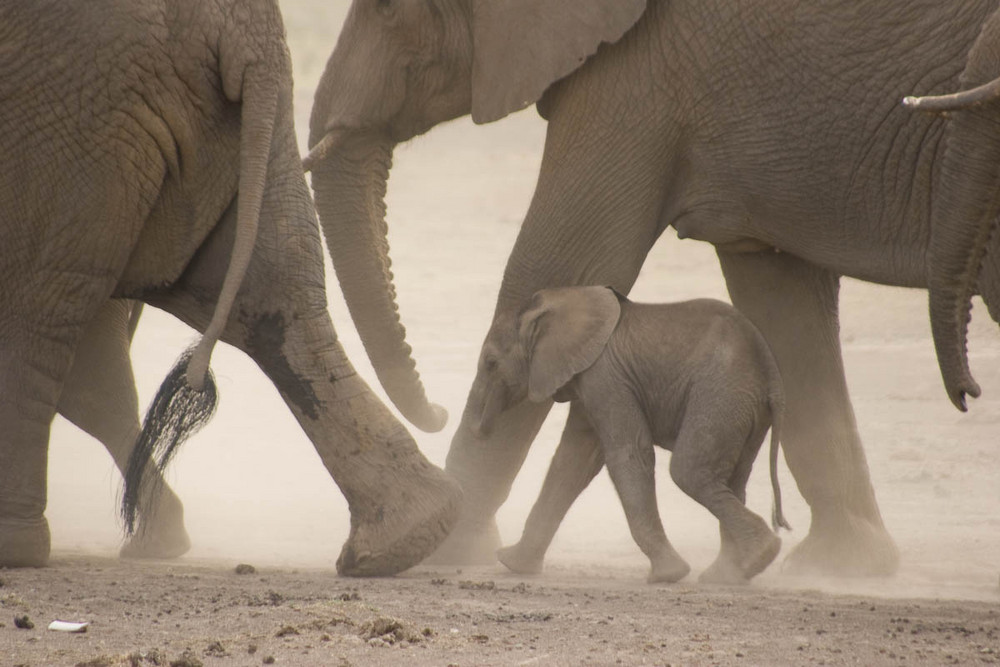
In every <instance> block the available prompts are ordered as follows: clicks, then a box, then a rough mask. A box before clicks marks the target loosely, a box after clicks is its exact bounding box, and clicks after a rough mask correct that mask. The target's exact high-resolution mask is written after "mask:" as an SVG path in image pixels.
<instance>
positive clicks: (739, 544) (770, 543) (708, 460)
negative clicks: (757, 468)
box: [670, 409, 781, 583]
mask: <svg viewBox="0 0 1000 667" xmlns="http://www.w3.org/2000/svg"><path fill="white" fill-rule="evenodd" d="M739 413H740V411H739V410H738V409H733V410H726V411H725V414H731V415H735V414H739ZM762 440H763V433H762V432H761V430H760V429H757V428H754V429H753V432H752V433H747V432H746V431H745V430H744V429H743V428H742V427H741V426H740V424H738V423H729V422H725V421H724V420H720V419H718V418H717V417H716V415H715V413H713V414H712V415H706V416H705V417H704V418H694V419H688V420H686V421H685V423H684V426H683V427H682V428H681V432H680V433H679V434H678V437H677V441H676V443H675V445H674V453H673V456H672V457H671V459H670V476H671V478H672V479H673V480H674V482H675V483H676V484H677V486H678V487H679V488H680V489H681V490H682V491H683V492H684V493H686V494H687V495H688V496H690V497H691V498H692V499H693V500H695V501H697V502H698V503H699V504H701V505H702V506H704V507H705V508H706V509H707V510H708V511H709V512H711V513H712V514H713V515H714V516H715V517H716V518H717V519H718V520H719V528H720V533H721V536H722V549H721V551H720V553H719V558H718V559H717V560H716V562H715V563H713V564H712V566H711V567H709V568H708V570H706V571H705V572H704V573H702V575H701V577H700V580H701V581H703V582H710V583H741V582H744V581H748V580H750V579H751V578H753V577H754V576H756V575H757V574H759V573H760V572H762V571H763V570H764V568H766V567H767V566H768V565H770V564H771V562H772V561H773V560H774V559H775V557H777V555H778V552H779V551H780V550H781V539H780V538H779V537H778V536H777V535H775V534H774V532H773V531H772V530H771V528H770V527H769V526H768V525H767V523H766V522H765V521H764V520H763V519H762V518H760V517H759V516H757V515H756V514H754V513H753V512H751V511H750V510H748V509H747V508H746V505H745V504H744V499H745V487H746V480H747V478H748V477H749V473H750V468H751V466H752V463H753V456H754V455H755V454H756V452H757V450H758V449H760V443H761V442H762Z"/></svg>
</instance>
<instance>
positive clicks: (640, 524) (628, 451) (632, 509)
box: [601, 424, 691, 583]
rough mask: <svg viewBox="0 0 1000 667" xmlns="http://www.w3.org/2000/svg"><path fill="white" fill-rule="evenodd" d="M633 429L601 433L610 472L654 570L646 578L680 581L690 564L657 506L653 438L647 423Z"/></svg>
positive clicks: (659, 580) (688, 570)
mask: <svg viewBox="0 0 1000 667" xmlns="http://www.w3.org/2000/svg"><path fill="white" fill-rule="evenodd" d="M616 426H618V427H619V428H621V426H622V425H621V424H618V425H616ZM630 431H631V429H628V428H623V429H621V430H620V431H619V432H618V433H615V434H613V433H604V432H602V433H601V443H602V445H603V446H604V459H605V463H606V464H607V466H608V473H609V474H610V475H611V481H612V482H614V485H615V489H616V490H617V491H618V496H619V498H621V501H622V507H623V508H624V510H625V518H626V519H628V527H629V530H630V531H631V532H632V538H633V539H635V541H636V544H638V545H639V548H640V549H642V552H643V553H644V554H646V556H647V557H649V561H650V565H651V570H650V573H649V577H648V579H647V581H649V583H658V582H671V583H672V582H675V581H679V580H681V579H683V578H684V577H685V576H687V574H688V572H690V571H691V567H690V566H689V565H688V564H687V563H686V562H685V561H684V559H683V558H681V557H680V554H678V553H677V552H676V551H675V550H674V547H673V546H672V545H671V544H670V541H669V540H668V539H667V534H666V533H665V532H664V531H663V522H662V521H661V520H660V512H659V510H658V509H657V506H656V484H655V480H654V463H655V455H654V452H653V441H652V439H651V438H650V436H649V433H648V431H647V430H646V429H645V428H644V426H643V428H640V429H637V431H638V432H630Z"/></svg>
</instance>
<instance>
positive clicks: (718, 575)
mask: <svg viewBox="0 0 1000 667" xmlns="http://www.w3.org/2000/svg"><path fill="white" fill-rule="evenodd" d="M698 581H699V582H700V583H702V584H722V585H726V586H734V585H739V584H745V583H747V582H748V581H749V579H747V577H746V575H745V574H743V570H742V569H741V568H740V566H739V565H737V564H736V563H734V562H733V561H732V560H731V559H729V558H727V557H726V556H725V555H724V554H719V557H718V558H716V559H715V562H714V563H712V564H711V565H710V566H709V568H708V569H707V570H705V571H704V572H702V573H701V575H699V577H698Z"/></svg>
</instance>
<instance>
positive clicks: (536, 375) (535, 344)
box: [518, 287, 621, 402]
mask: <svg viewBox="0 0 1000 667" xmlns="http://www.w3.org/2000/svg"><path fill="white" fill-rule="evenodd" d="M620 315H621V304H620V303H619V301H618V296H617V295H616V294H615V293H614V292H613V291H612V290H610V289H608V288H606V287H562V288H556V289H546V290H541V291H539V292H537V293H536V294H535V296H534V297H533V298H532V300H531V303H530V304H529V305H528V307H527V309H526V310H525V311H524V312H523V314H522V315H521V319H520V326H519V329H518V337H519V340H520V344H521V349H523V350H524V352H525V355H526V356H527V358H528V398H529V399H530V400H532V401H535V402H538V401H543V400H545V399H547V398H550V397H551V396H552V395H553V394H555V393H556V392H557V391H558V390H559V389H560V388H561V387H562V386H563V385H565V384H566V383H567V382H569V381H570V380H572V379H573V376H575V375H576V374H577V373H582V372H583V371H585V370H587V369H588V368H590V367H591V366H592V365H593V364H594V362H595V361H597V358H598V357H599V356H601V353H602V352H603V351H604V347H605V346H606V345H607V344H608V339H610V338H611V333H612V332H613V331H614V330H615V326H617V324H618V318H619V317H620Z"/></svg>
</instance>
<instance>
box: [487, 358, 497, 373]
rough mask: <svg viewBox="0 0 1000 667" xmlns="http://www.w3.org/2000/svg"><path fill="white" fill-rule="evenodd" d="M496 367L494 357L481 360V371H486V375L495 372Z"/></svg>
mask: <svg viewBox="0 0 1000 667" xmlns="http://www.w3.org/2000/svg"><path fill="white" fill-rule="evenodd" d="M498 365H499V364H498V363H497V360H496V359H495V358H494V357H487V358H485V359H483V370H484V371H486V372H487V373H492V372H494V371H496V369H497V366H498Z"/></svg>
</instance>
